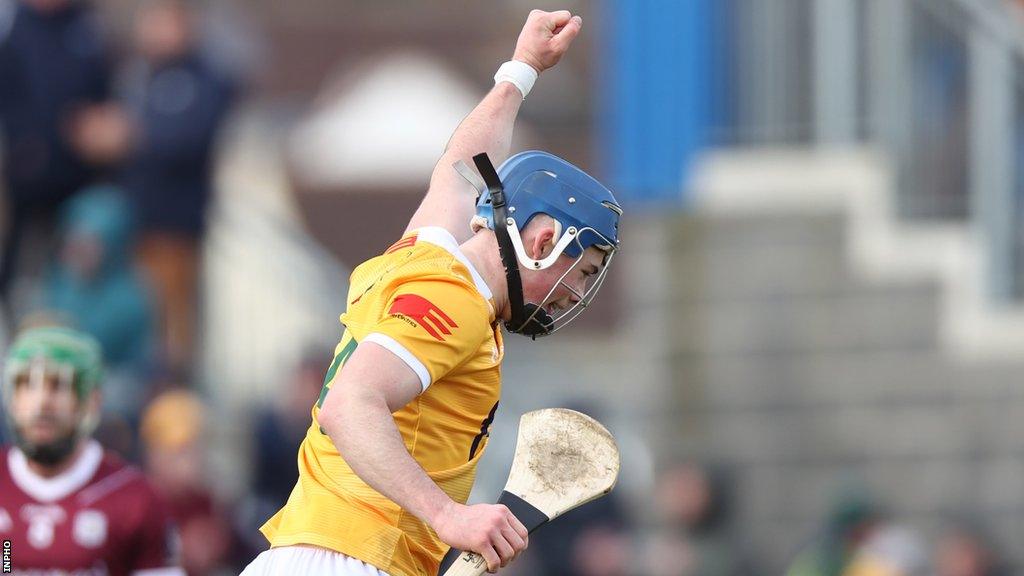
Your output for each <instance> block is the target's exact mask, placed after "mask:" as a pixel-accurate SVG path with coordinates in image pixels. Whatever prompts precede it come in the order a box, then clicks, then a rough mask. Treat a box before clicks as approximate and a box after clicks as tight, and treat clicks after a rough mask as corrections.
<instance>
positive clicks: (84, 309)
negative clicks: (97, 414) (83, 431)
mask: <svg viewBox="0 0 1024 576" xmlns="http://www.w3.org/2000/svg"><path fill="white" fill-rule="evenodd" d="M61 224H62V228H63V234H62V236H61V248H60V252H59V257H58V260H57V262H56V263H55V264H54V265H53V266H52V269H51V270H50V271H49V273H48V274H47V276H46V278H45V282H44V285H43V298H42V300H43V302H42V304H43V305H44V307H45V308H46V309H48V310H50V311H53V312H58V313H60V314H62V315H64V316H65V318H62V320H64V321H66V322H67V323H68V324H69V325H72V326H75V327H77V328H78V329H80V330H82V331H84V332H86V333H88V334H90V335H92V336H93V337H94V338H96V339H97V340H98V341H99V342H100V345H101V346H102V347H103V354H104V357H105V358H106V359H107V364H108V367H109V369H110V374H111V387H110V389H109V390H108V393H107V394H106V397H107V400H106V402H108V408H113V409H114V410H115V411H116V412H119V413H121V414H125V415H136V414H138V412H139V410H140V409H141V407H142V402H143V401H144V390H142V389H140V386H139V384H138V383H139V381H140V380H139V376H140V373H141V371H142V368H143V367H144V366H145V361H146V359H147V356H148V353H149V344H150V330H151V327H152V326H151V325H152V322H151V318H150V308H149V297H148V293H147V291H146V287H145V285H144V284H143V282H142V280H141V278H140V276H139V275H138V273H137V272H136V271H135V269H134V268H133V266H132V258H131V248H132V228H133V225H132V215H131V213H130V211H129V207H128V203H127V202H126V200H125V199H124V197H123V196H122V195H121V194H120V193H119V191H118V190H117V189H115V188H112V187H94V188H91V189H89V190H86V191H85V192H83V193H81V194H80V195H78V196H76V197H75V198H73V199H71V200H70V201H69V202H68V204H67V205H66V206H65V207H64V209H63V212H62V222H61Z"/></svg>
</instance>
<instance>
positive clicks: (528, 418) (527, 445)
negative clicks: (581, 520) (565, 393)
mask: <svg viewBox="0 0 1024 576" xmlns="http://www.w3.org/2000/svg"><path fill="white" fill-rule="evenodd" d="M618 477H619V449H618V447H617V446H616V445H615V439H614V438H612V435H611V434H610V433H609V432H608V430H606V429H605V427H604V426H602V425H601V424H600V423H599V422H598V421H597V420H594V419H593V418H591V417H590V416H587V415H585V414H580V413H579V412H575V411H573V410H567V409H565V408H547V409H544V410H536V411H534V412H527V413H526V414H523V417H522V418H521V419H520V420H519V436H518V438H517V440H516V453H515V457H514V458H513V460H512V470H511V472H509V475H508V481H507V482H506V483H505V489H504V490H503V491H502V493H501V497H500V498H498V503H499V504H504V505H505V506H507V507H508V508H509V510H511V511H512V513H513V514H515V516H516V518H518V519H519V521H520V522H522V523H523V525H525V526H526V529H527V530H529V531H530V532H533V531H534V530H536V529H537V528H538V527H540V526H541V525H543V524H545V523H547V522H550V521H551V520H554V519H555V518H557V517H559V516H561V515H562V514H565V513H566V512H568V511H569V510H572V509H573V508H577V507H579V506H581V505H583V504H586V503H587V502H590V501H591V500H595V499H597V498H600V497H601V496H604V495H605V494H607V493H608V492H611V490H612V488H613V487H614V486H615V481H616V480H617V479H618ZM486 570H487V563H486V562H485V561H484V559H483V557H482V556H480V555H479V554H475V553H472V552H460V551H459V550H454V549H452V550H449V551H448V554H446V555H445V557H444V559H443V560H442V561H441V568H440V570H439V572H438V574H439V575H440V576H479V575H480V574H483V573H484V572H485V571H486Z"/></svg>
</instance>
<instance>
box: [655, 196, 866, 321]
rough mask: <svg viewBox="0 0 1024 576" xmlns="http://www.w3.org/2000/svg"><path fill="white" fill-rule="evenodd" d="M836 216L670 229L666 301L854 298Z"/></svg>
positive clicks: (700, 220) (693, 223)
mask: <svg viewBox="0 0 1024 576" xmlns="http://www.w3.org/2000/svg"><path fill="white" fill-rule="evenodd" d="M844 237H845V233H844V232H843V224H842V220H841V218H840V217H838V216H821V215H819V216H804V217H800V218H796V217H781V216H779V217H771V218H770V219H768V220H767V221H761V220H760V219H756V218H724V217H707V216H704V217H690V218H683V219H680V222H679V225H678V226H676V227H674V228H672V229H671V232H670V237H669V244H670V245H671V247H672V252H671V254H672V261H673V263H672V266H671V268H672V270H671V272H672V273H671V274H670V276H669V278H670V289H669V294H670V295H671V296H672V297H675V298H680V299H696V300H702V301H704V300H709V299H711V300H717V299H733V298H751V297H777V296H787V295H815V294H817V295H820V294H835V293H848V292H850V291H856V290H858V289H860V288H861V287H862V284H860V283H858V282H856V281H855V280H853V279H852V278H851V277H850V275H849V274H848V272H847V266H846V254H845V251H844V250H845V249H844Z"/></svg>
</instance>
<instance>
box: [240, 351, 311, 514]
mask: <svg viewBox="0 0 1024 576" xmlns="http://www.w3.org/2000/svg"><path fill="white" fill-rule="evenodd" d="M329 362H330V352H325V353H323V354H309V355H307V356H306V357H305V358H303V360H302V361H301V362H300V363H299V365H298V367H297V368H296V370H295V373H294V374H293V375H292V377H291V380H290V381H289V383H288V386H287V387H286V388H284V389H283V390H282V392H283V394H282V395H281V397H279V398H278V399H277V401H276V402H275V403H274V405H273V406H270V407H268V408H265V409H264V410H262V411H261V412H260V414H259V415H257V417H256V421H255V433H256V438H255V440H256V445H255V450H254V451H253V489H254V490H255V492H256V494H257V495H258V496H259V497H261V498H265V499H267V500H268V501H270V502H271V503H272V504H273V507H274V508H273V510H271V511H270V513H271V514H273V513H274V512H275V511H276V510H277V509H278V508H280V507H281V506H282V505H284V503H285V501H286V500H288V495H289V494H291V492H292V488H293V487H294V486H295V482H296V480H298V479H299V470H298V466H297V465H296V462H295V451H296V450H297V449H298V447H299V444H301V443H302V439H303V438H304V437H305V436H306V430H307V429H308V428H309V423H310V411H311V410H312V409H313V405H314V404H315V403H316V401H317V398H318V396H319V395H320V389H321V388H322V387H323V384H324V366H327V365H328V363H329Z"/></svg>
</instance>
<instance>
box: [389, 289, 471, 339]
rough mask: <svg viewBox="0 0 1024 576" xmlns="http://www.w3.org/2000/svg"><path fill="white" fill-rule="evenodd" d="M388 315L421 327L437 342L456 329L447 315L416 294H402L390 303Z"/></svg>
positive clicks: (455, 325)
mask: <svg viewBox="0 0 1024 576" xmlns="http://www.w3.org/2000/svg"><path fill="white" fill-rule="evenodd" d="M388 314H390V315H391V316H393V317H400V318H404V319H406V320H411V321H412V322H413V323H414V324H416V325H418V326H421V327H422V328H423V329H424V330H426V331H427V334H430V335H431V336H433V337H434V338H436V339H437V340H441V341H443V340H444V337H445V336H449V335H451V333H452V331H451V329H452V328H458V327H459V325H458V324H456V323H455V321H454V320H452V319H451V317H449V316H448V315H447V314H445V313H444V312H442V311H441V309H440V308H438V307H437V306H435V305H434V303H433V302H431V301H430V300H427V299H426V298H424V297H422V296H418V295H416V294H402V295H401V296H398V297H397V298H395V301H394V302H392V303H391V309H390V310H388Z"/></svg>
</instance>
